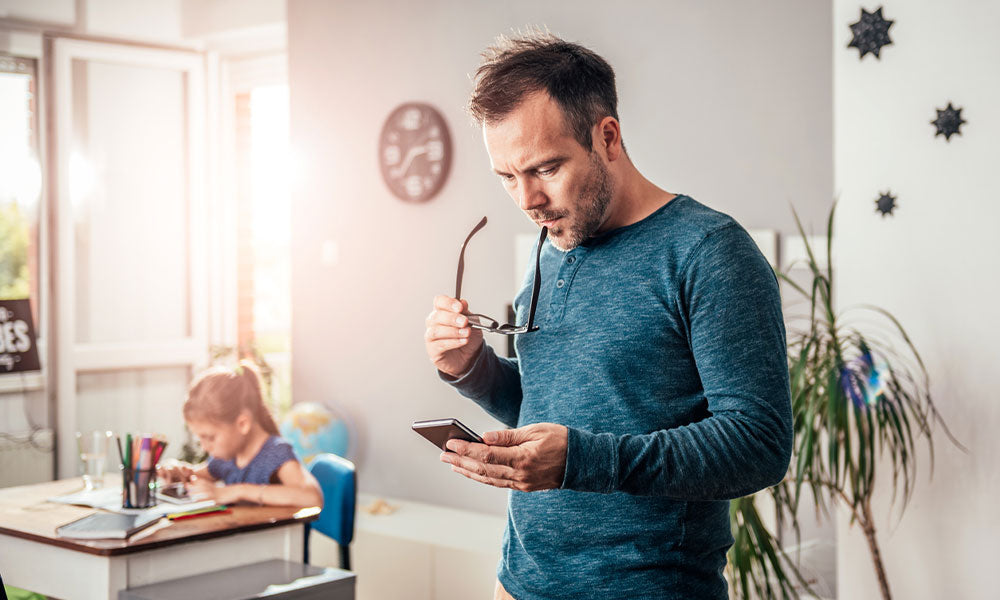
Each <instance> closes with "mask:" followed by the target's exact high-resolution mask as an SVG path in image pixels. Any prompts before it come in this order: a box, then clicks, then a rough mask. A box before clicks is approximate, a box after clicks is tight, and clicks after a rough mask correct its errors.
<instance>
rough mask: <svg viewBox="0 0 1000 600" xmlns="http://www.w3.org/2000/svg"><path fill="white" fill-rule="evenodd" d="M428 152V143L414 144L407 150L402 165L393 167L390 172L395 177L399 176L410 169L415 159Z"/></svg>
mask: <svg viewBox="0 0 1000 600" xmlns="http://www.w3.org/2000/svg"><path fill="white" fill-rule="evenodd" d="M426 152H427V145H426V144H424V145H422V146H413V147H412V148H410V149H409V150H408V151H407V152H406V156H405V157H404V158H403V163H402V164H401V165H400V166H398V167H396V168H395V169H391V170H390V171H389V174H390V175H392V176H393V177H399V176H401V175H403V174H405V173H406V172H407V171H408V170H409V169H410V163H412V162H413V159H414V158H416V157H417V156H419V155H421V154H424V153H426Z"/></svg>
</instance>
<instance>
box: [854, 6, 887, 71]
mask: <svg viewBox="0 0 1000 600" xmlns="http://www.w3.org/2000/svg"><path fill="white" fill-rule="evenodd" d="M894 22H895V21H887V20H885V19H884V18H882V7H881V6H880V7H878V9H876V10H875V12H868V11H867V10H865V9H863V8H862V9H861V18H860V19H859V20H858V22H857V23H851V33H853V34H854V39H852V40H851V43H850V44H848V45H847V47H848V48H857V49H858V52H859V53H860V56H859V57H858V58H859V59H863V58H864V57H865V55H866V54H868V53H869V52H870V53H872V54H874V55H875V58H878V59H881V58H882V57H881V56H879V52H880V51H881V50H882V46H888V45H889V44H891V43H892V40H890V39H889V28H890V27H892V24H893V23H894Z"/></svg>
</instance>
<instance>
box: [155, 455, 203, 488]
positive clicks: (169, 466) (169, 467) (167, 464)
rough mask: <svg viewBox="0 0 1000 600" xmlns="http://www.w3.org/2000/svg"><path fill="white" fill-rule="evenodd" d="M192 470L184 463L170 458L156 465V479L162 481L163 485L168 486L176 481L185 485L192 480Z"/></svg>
mask: <svg viewBox="0 0 1000 600" xmlns="http://www.w3.org/2000/svg"><path fill="white" fill-rule="evenodd" d="M193 475H194V468H193V467H192V466H191V465H189V464H188V463H186V462H182V461H179V460H177V459H175V458H170V459H167V460H165V461H163V463H162V464H159V465H156V477H157V478H159V479H162V480H163V482H164V483H166V484H170V483H174V482H177V481H180V482H182V483H186V482H188V481H190V480H191V479H192V477H193Z"/></svg>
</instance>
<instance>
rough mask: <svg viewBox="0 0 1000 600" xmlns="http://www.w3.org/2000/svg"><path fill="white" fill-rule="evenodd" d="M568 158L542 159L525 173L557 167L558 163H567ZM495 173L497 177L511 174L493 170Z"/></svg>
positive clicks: (525, 170)
mask: <svg viewBox="0 0 1000 600" xmlns="http://www.w3.org/2000/svg"><path fill="white" fill-rule="evenodd" d="M568 158H569V157H567V156H553V157H550V158H545V159H542V160H540V161H538V162H537V163H535V164H533V165H531V166H529V167H527V168H526V169H524V172H525V173H531V172H532V171H537V170H539V169H541V168H542V167H549V166H553V165H555V164H557V163H561V162H565V161H566V160H567V159H568ZM493 172H494V173H496V174H497V175H510V173H506V172H504V171H501V170H499V169H493Z"/></svg>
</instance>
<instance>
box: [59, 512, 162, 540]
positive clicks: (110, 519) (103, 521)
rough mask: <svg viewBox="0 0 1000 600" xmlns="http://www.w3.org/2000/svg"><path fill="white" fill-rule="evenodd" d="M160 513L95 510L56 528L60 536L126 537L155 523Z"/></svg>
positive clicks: (122, 538) (86, 538) (79, 537)
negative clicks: (128, 513) (125, 512)
mask: <svg viewBox="0 0 1000 600" xmlns="http://www.w3.org/2000/svg"><path fill="white" fill-rule="evenodd" d="M162 516H163V515H162V514H131V515H127V514H121V513H107V512H95V513H93V514H91V515H87V516H86V517H83V518H82V519H77V520H76V521H71V522H69V523H66V524H65V525H60V526H59V527H57V528H56V534H57V535H59V536H60V537H65V538H75V539H81V540H100V539H119V540H124V539H127V538H128V537H129V536H131V535H132V534H134V533H136V532H139V531H142V530H143V529H145V528H147V527H149V526H150V525H153V524H155V523H156V522H157V521H159V520H160V517H162Z"/></svg>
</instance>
